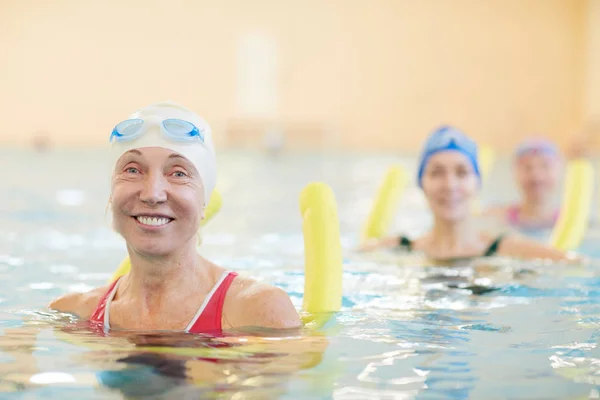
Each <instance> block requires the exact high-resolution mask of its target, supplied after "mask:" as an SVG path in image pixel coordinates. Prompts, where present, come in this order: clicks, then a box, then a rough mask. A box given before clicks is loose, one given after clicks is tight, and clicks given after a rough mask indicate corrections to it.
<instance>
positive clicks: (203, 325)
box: [89, 271, 237, 333]
mask: <svg viewBox="0 0 600 400" xmlns="http://www.w3.org/2000/svg"><path fill="white" fill-rule="evenodd" d="M236 276H237V273H235V272H228V271H225V272H224V273H223V275H221V277H220V278H219V280H218V281H217V283H216V284H215V286H213V288H212V290H211V291H210V292H209V293H208V295H207V296H206V299H205V300H204V302H203V303H202V305H201V306H200V308H199V309H198V311H197V312H196V315H195V316H194V318H192V320H191V321H190V323H189V324H188V326H187V327H186V328H185V332H188V333H208V332H217V331H221V329H222V327H221V319H222V317H223V304H224V303H225V296H226V295H227V291H228V290H229V287H230V286H231V283H232V282H233V280H234V279H235V277H236ZM119 282H121V278H119V279H117V280H116V281H114V282H113V283H112V284H111V285H110V287H109V288H108V290H107V291H106V293H105V294H104V296H102V298H101V299H100V302H99V303H98V305H97V306H96V309H95V310H94V312H93V313H92V316H91V317H90V319H89V321H90V322H91V323H93V324H98V325H99V326H102V327H103V328H104V329H103V330H104V332H108V331H109V330H110V303H111V302H112V300H113V298H114V297H115V294H116V293H117V289H118V287H119Z"/></svg>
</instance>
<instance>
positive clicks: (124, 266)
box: [109, 190, 223, 283]
mask: <svg viewBox="0 0 600 400" xmlns="http://www.w3.org/2000/svg"><path fill="white" fill-rule="evenodd" d="M222 203H223V198H222V197H221V194H220V193H219V192H217V191H216V190H214V191H213V193H212V195H211V196H210V200H209V202H208V205H207V206H206V210H205V212H204V219H203V220H202V222H201V223H200V225H201V226H204V225H206V224H207V223H208V221H210V220H211V219H212V218H213V217H214V216H215V215H217V213H218V212H219V210H220V209H221V205H222ZM130 270H131V261H130V260H129V257H125V259H124V260H123V261H122V262H121V264H120V265H119V267H118V268H117V270H116V271H115V272H114V274H113V275H112V277H111V278H110V280H109V283H110V282H114V281H116V280H117V279H119V278H120V277H122V276H123V275H125V274H127V273H128V272H129V271H130Z"/></svg>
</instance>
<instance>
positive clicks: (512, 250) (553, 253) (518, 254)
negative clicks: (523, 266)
mask: <svg viewBox="0 0 600 400" xmlns="http://www.w3.org/2000/svg"><path fill="white" fill-rule="evenodd" d="M498 255H501V256H507V257H515V258H529V259H535V258H541V259H546V260H553V261H569V262H575V263H578V262H582V261H583V259H582V258H581V257H580V256H578V255H575V254H572V253H565V252H563V251H561V250H558V249H556V248H554V247H552V246H548V245H545V244H542V243H539V242H537V241H535V240H532V239H526V238H522V237H518V236H508V237H506V238H504V239H503V240H502V242H501V243H500V246H499V247H498Z"/></svg>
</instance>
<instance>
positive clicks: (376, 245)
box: [357, 236, 400, 252]
mask: <svg viewBox="0 0 600 400" xmlns="http://www.w3.org/2000/svg"><path fill="white" fill-rule="evenodd" d="M399 244H400V239H399V238H398V236H391V237H387V238H383V239H371V240H368V241H366V242H365V243H363V244H361V245H360V246H359V247H358V249H357V251H359V252H363V251H364V252H366V251H373V250H378V249H390V248H394V247H398V246H399Z"/></svg>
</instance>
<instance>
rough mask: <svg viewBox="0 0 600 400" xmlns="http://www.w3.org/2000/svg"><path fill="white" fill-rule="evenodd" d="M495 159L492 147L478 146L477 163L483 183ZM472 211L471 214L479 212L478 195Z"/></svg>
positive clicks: (479, 200)
mask: <svg viewBox="0 0 600 400" xmlns="http://www.w3.org/2000/svg"><path fill="white" fill-rule="evenodd" d="M495 160H496V153H495V152H494V149H492V148H491V147H490V146H488V145H485V144H484V145H481V146H480V147H479V156H478V160H477V161H478V163H479V171H480V173H481V182H482V183H485V182H486V181H487V179H488V178H489V176H490V172H491V171H492V167H493V166H494V161H495ZM472 211H473V214H480V213H481V199H480V198H479V197H478V198H477V199H475V201H474V202H473V205H472Z"/></svg>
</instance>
